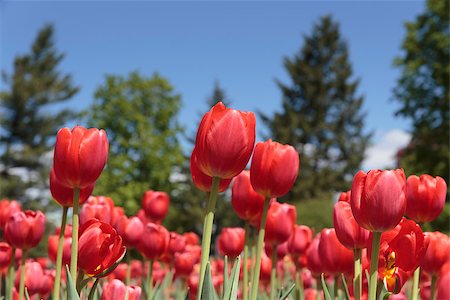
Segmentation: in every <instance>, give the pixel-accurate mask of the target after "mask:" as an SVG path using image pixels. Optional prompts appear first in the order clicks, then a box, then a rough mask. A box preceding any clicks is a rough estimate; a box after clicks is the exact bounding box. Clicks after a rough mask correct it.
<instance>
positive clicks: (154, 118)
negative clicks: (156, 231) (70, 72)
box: [87, 72, 183, 214]
mask: <svg viewBox="0 0 450 300" xmlns="http://www.w3.org/2000/svg"><path fill="white" fill-rule="evenodd" d="M180 105H181V103H180V96H179V95H178V94H176V93H175V92H174V88H173V87H172V85H171V84H170V83H169V82H168V80H167V79H165V78H163V77H161V76H160V75H158V74H154V75H152V76H151V77H148V78H147V77H145V76H143V75H141V74H139V73H138V72H132V73H130V74H129V75H128V76H127V77H124V76H116V75H108V76H106V79H105V82H104V83H103V85H101V86H100V87H98V88H97V90H96V92H95V100H94V103H93V105H92V107H91V108H90V109H89V110H88V111H87V120H88V123H89V125H90V126H93V127H98V128H103V129H105V130H106V132H107V135H108V140H109V143H110V150H109V156H108V163H107V166H106V168H105V170H104V171H103V173H102V175H101V177H100V179H99V180H98V182H97V184H96V188H95V192H94V193H95V194H97V195H100V194H104V195H108V196H110V197H112V198H113V199H114V201H115V203H116V205H121V206H123V207H124V208H125V210H126V211H127V212H128V213H130V214H134V213H136V212H137V211H138V209H139V208H140V207H141V199H142V195H143V194H144V192H145V191H146V190H149V189H153V190H159V191H165V192H168V193H170V192H172V191H174V190H176V182H175V181H174V180H173V178H171V176H173V174H177V173H178V172H179V167H180V165H181V164H182V163H183V155H182V151H181V147H180V145H179V142H178V139H177V135H178V134H179V133H180V132H181V131H182V128H181V127H180V126H179V124H178V123H177V121H176V116H177V114H178V111H179V109H180Z"/></svg>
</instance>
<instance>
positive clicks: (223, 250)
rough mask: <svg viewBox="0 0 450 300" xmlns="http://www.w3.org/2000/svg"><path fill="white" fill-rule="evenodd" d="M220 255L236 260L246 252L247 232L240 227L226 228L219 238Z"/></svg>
mask: <svg viewBox="0 0 450 300" xmlns="http://www.w3.org/2000/svg"><path fill="white" fill-rule="evenodd" d="M217 244H218V250H219V253H220V255H223V256H225V255H226V256H228V257H230V258H236V257H237V256H238V255H239V254H241V252H242V250H244V245H245V230H244V229H243V228H240V227H234V228H232V227H225V228H223V229H222V232H221V233H220V235H219V237H218V238H217Z"/></svg>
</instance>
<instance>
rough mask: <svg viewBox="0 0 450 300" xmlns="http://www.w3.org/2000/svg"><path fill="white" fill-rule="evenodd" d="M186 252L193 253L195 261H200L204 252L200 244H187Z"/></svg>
mask: <svg viewBox="0 0 450 300" xmlns="http://www.w3.org/2000/svg"><path fill="white" fill-rule="evenodd" d="M186 252H189V253H191V254H192V255H193V256H194V258H195V262H196V263H198V262H200V256H201V254H202V247H201V246H200V245H189V244H188V245H186Z"/></svg>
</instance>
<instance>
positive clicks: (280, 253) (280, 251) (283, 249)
mask: <svg viewBox="0 0 450 300" xmlns="http://www.w3.org/2000/svg"><path fill="white" fill-rule="evenodd" d="M264 251H265V252H266V254H267V256H268V257H270V258H271V259H272V254H273V253H272V252H273V246H272V245H269V244H264ZM276 251H277V261H280V260H282V259H283V258H284V257H285V256H286V255H287V254H288V242H287V241H286V242H284V243H282V244H279V245H277V250H276ZM282 263H283V264H284V262H282Z"/></svg>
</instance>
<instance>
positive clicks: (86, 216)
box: [80, 196, 114, 225]
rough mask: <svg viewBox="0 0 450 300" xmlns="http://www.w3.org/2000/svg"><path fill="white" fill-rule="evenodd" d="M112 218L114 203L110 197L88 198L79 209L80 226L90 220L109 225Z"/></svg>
mask: <svg viewBox="0 0 450 300" xmlns="http://www.w3.org/2000/svg"><path fill="white" fill-rule="evenodd" d="M113 217H114V201H113V200H112V199H111V198H110V197H105V196H97V197H94V196H90V197H89V198H88V200H87V201H86V203H85V204H84V205H83V206H82V207H81V211H80V224H81V225H83V224H84V223H86V222H87V221H88V220H90V219H97V220H99V221H102V222H105V223H108V224H111V223H112V218H113Z"/></svg>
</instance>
